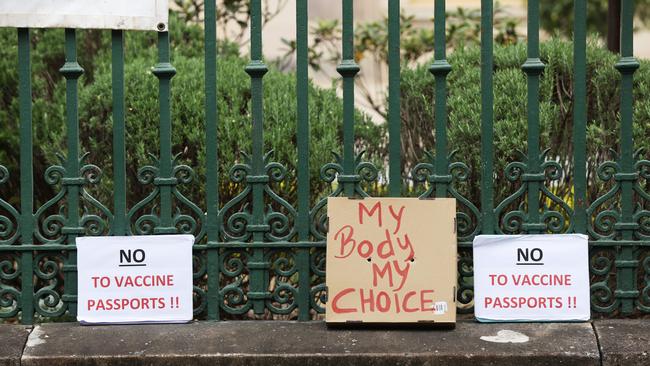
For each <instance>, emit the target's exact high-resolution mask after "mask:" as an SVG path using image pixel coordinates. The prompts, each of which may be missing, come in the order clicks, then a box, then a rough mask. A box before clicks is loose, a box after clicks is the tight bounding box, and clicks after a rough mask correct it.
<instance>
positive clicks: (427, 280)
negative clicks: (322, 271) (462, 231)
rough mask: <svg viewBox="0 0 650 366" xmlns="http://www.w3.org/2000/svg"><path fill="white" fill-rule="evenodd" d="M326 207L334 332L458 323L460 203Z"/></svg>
mask: <svg viewBox="0 0 650 366" xmlns="http://www.w3.org/2000/svg"><path fill="white" fill-rule="evenodd" d="M327 205H328V211H327V214H328V216H329V231H328V234H327V275H326V281H327V289H328V295H327V298H328V300H327V313H326V321H327V323H328V324H335V323H346V322H363V323H410V322H435V323H454V322H455V321H456V301H455V292H456V225H455V218H456V200H454V199H446V198H445V199H435V200H420V199H416V198H366V199H349V198H329V199H328V203H327Z"/></svg>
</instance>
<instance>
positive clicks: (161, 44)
mask: <svg viewBox="0 0 650 366" xmlns="http://www.w3.org/2000/svg"><path fill="white" fill-rule="evenodd" d="M153 74H154V75H155V76H156V77H157V78H158V80H159V91H158V94H159V95H158V101H159V108H160V111H159V113H160V162H159V169H160V171H159V173H158V177H156V178H155V180H154V184H156V185H157V186H159V187H160V226H158V227H156V228H155V229H154V233H155V234H175V233H176V228H175V227H174V225H173V222H172V187H173V186H174V185H175V184H176V178H174V177H172V169H173V157H172V120H171V79H172V78H173V77H174V75H176V69H175V68H174V67H173V66H172V64H171V63H170V57H169V33H168V32H159V33H158V63H157V64H156V66H155V67H154V69H153Z"/></svg>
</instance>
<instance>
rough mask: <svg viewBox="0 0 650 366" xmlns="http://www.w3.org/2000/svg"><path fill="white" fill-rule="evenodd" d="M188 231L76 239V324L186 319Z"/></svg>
mask: <svg viewBox="0 0 650 366" xmlns="http://www.w3.org/2000/svg"><path fill="white" fill-rule="evenodd" d="M193 243H194V237H193V236H192V235H156V236H128V237H127V236H112V237H83V238H77V269H78V285H79V295H78V316H77V319H78V320H79V321H80V322H82V323H178V322H188V321H190V320H192V286H193V285H192V244H193Z"/></svg>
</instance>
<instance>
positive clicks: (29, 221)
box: [18, 28, 34, 324]
mask: <svg viewBox="0 0 650 366" xmlns="http://www.w3.org/2000/svg"><path fill="white" fill-rule="evenodd" d="M30 47H31V45H30V34H29V29H27V28H19V29H18V79H19V84H18V99H19V109H20V110H19V113H20V115H19V118H20V243H21V244H23V245H31V244H32V243H33V241H32V239H33V236H32V235H33V232H34V171H33V149H34V148H33V141H32V61H31V56H30ZM33 262H34V257H33V254H32V252H31V251H27V250H25V251H23V252H22V254H21V259H20V267H21V273H20V278H21V279H22V281H21V293H20V307H21V309H22V317H21V322H22V323H23V324H32V323H33V322H34V282H33V280H32V278H33V276H34V274H33Z"/></svg>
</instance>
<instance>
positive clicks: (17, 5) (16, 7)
mask: <svg viewBox="0 0 650 366" xmlns="http://www.w3.org/2000/svg"><path fill="white" fill-rule="evenodd" d="M168 13H169V4H168V0H0V27H29V28H91V29H136V30H157V31H164V30H167V20H168Z"/></svg>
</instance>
